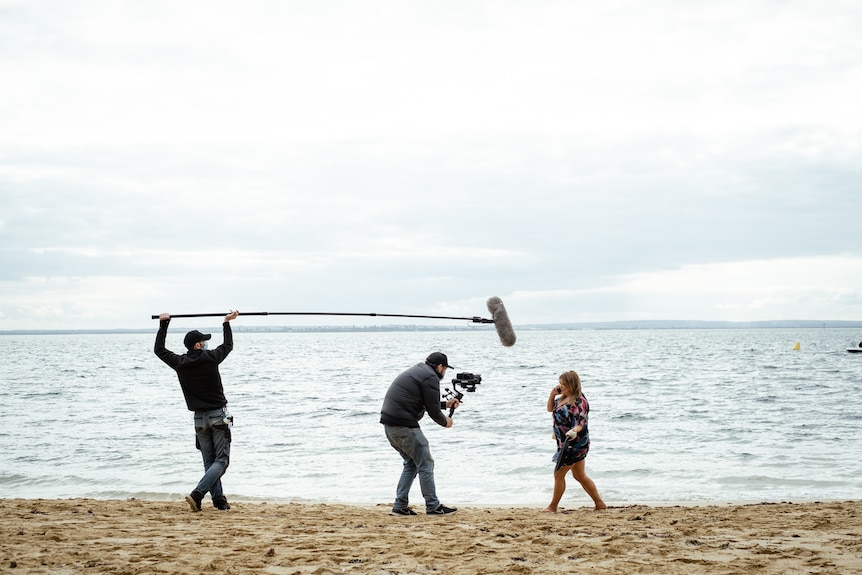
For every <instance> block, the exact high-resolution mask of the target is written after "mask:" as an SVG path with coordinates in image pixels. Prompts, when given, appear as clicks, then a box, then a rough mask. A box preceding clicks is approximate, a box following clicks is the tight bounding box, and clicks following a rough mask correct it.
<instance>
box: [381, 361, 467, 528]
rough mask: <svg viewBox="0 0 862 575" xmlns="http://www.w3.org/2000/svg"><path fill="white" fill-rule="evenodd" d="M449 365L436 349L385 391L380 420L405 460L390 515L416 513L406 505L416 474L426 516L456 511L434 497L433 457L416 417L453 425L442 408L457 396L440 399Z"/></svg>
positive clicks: (453, 404)
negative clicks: (427, 417)
mask: <svg viewBox="0 0 862 575" xmlns="http://www.w3.org/2000/svg"><path fill="white" fill-rule="evenodd" d="M450 367H451V366H450V365H449V359H448V358H447V357H446V354H444V353H440V352H439V351H435V352H434V353H432V354H431V355H429V356H428V357H427V358H426V359H425V362H424V363H417V364H416V365H414V366H413V367H411V368H410V369H408V370H407V371H404V372H402V373H401V374H399V375H398V377H396V378H395V379H394V380H393V381H392V384H391V385H390V386H389V389H388V390H387V391H386V397H385V398H384V400H383V407H382V408H381V410H380V423H382V424H383V426H384V429H385V431H386V438H387V439H388V440H389V443H390V445H392V447H393V448H395V450H396V451H397V452H398V453H400V454H401V457H402V459H404V469H403V470H402V472H401V478H400V479H399V480H398V488H397V490H396V493H395V503H394V504H393V506H392V511H391V512H390V515H416V512H415V511H413V510H412V509H410V508H409V507H408V506H407V505H408V497H409V495H410V487H411V486H412V485H413V480H414V479H415V478H416V475H417V474H418V475H419V485H420V487H421V488H422V496H423V497H424V498H425V513H426V514H427V515H450V514H452V513H455V511H456V509H453V508H451V507H446V506H445V505H443V504H442V503H440V500H439V499H437V492H436V488H435V486H434V459H433V458H432V457H431V449H430V446H429V445H428V440H427V439H426V438H425V434H424V433H422V430H421V429H420V428H419V420H420V419H422V417H423V416H424V415H425V412H428V415H429V416H430V417H431V419H433V420H434V421H435V422H436V423H437V424H438V425H441V426H443V427H452V418H451V417H447V416H446V415H445V414H444V413H443V411H442V409H443V408H446V409H451V408H455V407H458V406H459V405H460V403H459V401H458V400H457V399H456V398H451V399H449V400H448V401H446V402H445V403H444V402H441V401H440V381H441V380H442V379H443V377H444V375H445V374H446V370H447V369H448V368H450Z"/></svg>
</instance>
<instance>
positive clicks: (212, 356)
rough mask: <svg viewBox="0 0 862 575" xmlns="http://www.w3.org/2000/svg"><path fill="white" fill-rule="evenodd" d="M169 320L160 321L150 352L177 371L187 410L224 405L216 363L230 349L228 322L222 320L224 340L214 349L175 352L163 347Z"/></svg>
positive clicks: (230, 338) (231, 346)
mask: <svg viewBox="0 0 862 575" xmlns="http://www.w3.org/2000/svg"><path fill="white" fill-rule="evenodd" d="M170 322H171V320H166V321H162V322H160V324H159V332H158V333H157V334H156V345H155V347H154V348H153V351H154V352H155V353H156V355H157V356H158V357H159V359H160V360H162V361H163V362H165V363H166V364H168V365H169V366H171V367H172V368H173V369H174V371H176V372H177V378H179V380H180V387H182V389H183V396H184V397H185V398H186V406H187V407H188V408H189V411H196V410H211V409H219V408H221V407H224V406H225V405H227V399H225V397H224V389H223V388H222V384H221V374H220V373H219V371H218V366H219V364H220V363H221V362H223V361H224V359H225V358H226V357H227V355H228V354H229V353H230V352H231V350H233V332H232V331H231V329H230V324H229V323H228V322H224V324H222V328H223V330H224V343H222V344H221V345H220V346H218V347H217V348H215V349H209V350H203V349H193V350H191V351H189V352H188V353H186V354H183V355H177V354H175V353H174V352H172V351H170V350H169V349H165V339H166V338H167V336H168V324H169V323H170Z"/></svg>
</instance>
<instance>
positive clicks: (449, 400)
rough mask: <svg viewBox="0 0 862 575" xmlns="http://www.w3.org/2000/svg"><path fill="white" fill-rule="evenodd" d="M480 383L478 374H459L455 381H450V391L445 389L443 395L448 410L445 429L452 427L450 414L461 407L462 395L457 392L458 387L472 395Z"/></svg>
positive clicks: (480, 377)
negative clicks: (447, 420) (447, 421)
mask: <svg viewBox="0 0 862 575" xmlns="http://www.w3.org/2000/svg"><path fill="white" fill-rule="evenodd" d="M480 383H482V376H481V375H479V374H478V373H476V374H473V373H459V374H457V375H456V376H455V379H453V380H452V390H451V391H450V390H449V388H448V387H447V388H446V393H445V394H444V395H443V397H444V398H446V408H447V409H448V410H449V419H450V421H449V425H447V426H446V427H452V422H451V418H452V414H454V413H455V408H457V407H459V406H460V405H461V400H462V399H464V394H463V393H462V392H460V391H458V386H461V389H463V390H464V391H466V392H468V393H473V392H474V391H476V386H477V385H479V384H480Z"/></svg>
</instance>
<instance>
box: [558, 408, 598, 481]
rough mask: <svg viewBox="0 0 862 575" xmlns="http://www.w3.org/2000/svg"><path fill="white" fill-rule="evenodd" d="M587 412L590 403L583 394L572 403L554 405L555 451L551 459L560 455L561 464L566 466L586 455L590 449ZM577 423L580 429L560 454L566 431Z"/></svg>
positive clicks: (588, 411)
mask: <svg viewBox="0 0 862 575" xmlns="http://www.w3.org/2000/svg"><path fill="white" fill-rule="evenodd" d="M589 413H590V404H589V402H588V401H587V398H586V397H584V396H583V395H581V396H580V397H579V398H578V399H577V400H576V401H575V403H574V405H572V404H568V403H564V404H560V403H556V404H555V405H554V411H553V416H554V438H555V439H556V440H557V453H556V454H554V457H553V461H557V460H558V459H559V458H560V457H561V456H562V458H563V461H562V466H568V465H572V464H573V463H576V462H578V461H580V460H582V459H584V458H585V457H586V456H587V452H588V451H589V450H590V430H589V428H588V427H587V416H588V415H589ZM578 425H580V426H581V431H580V432H578V435H577V436H576V437H575V439H574V440H571V439H570V440H569V443H568V445H566V450H565V453H563V454H562V455H561V454H560V451H561V450H562V448H563V444H564V443H565V441H566V432H568V431H569V430H570V429H573V428H575V427H576V426H578Z"/></svg>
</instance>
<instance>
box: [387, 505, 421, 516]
mask: <svg viewBox="0 0 862 575" xmlns="http://www.w3.org/2000/svg"><path fill="white" fill-rule="evenodd" d="M389 515H395V516H398V515H419V514H418V513H416V512H415V511H413V510H412V509H410V508H409V507H405V508H404V509H393V510H392V511H390V512H389Z"/></svg>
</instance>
